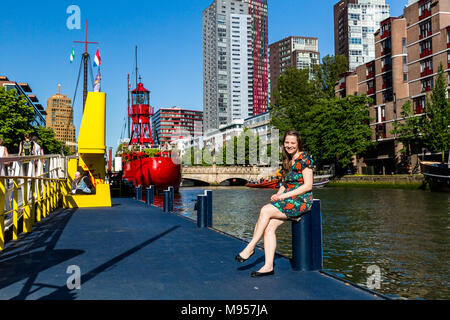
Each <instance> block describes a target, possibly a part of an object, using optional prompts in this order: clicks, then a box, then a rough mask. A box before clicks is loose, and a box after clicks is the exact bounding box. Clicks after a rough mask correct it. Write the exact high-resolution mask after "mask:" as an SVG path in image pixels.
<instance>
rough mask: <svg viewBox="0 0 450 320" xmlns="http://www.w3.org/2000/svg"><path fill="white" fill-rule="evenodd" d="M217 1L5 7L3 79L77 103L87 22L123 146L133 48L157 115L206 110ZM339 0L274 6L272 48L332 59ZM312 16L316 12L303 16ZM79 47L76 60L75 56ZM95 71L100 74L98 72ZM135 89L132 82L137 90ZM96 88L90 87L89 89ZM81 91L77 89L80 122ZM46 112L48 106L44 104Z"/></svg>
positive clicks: (110, 132)
mask: <svg viewBox="0 0 450 320" xmlns="http://www.w3.org/2000/svg"><path fill="white" fill-rule="evenodd" d="M211 2H212V0H208V1H203V0H202V1H197V2H184V1H183V2H181V1H172V2H167V3H166V2H163V3H161V2H156V1H148V2H146V3H144V4H142V6H141V7H140V10H139V11H138V12H136V11H135V10H134V7H133V6H132V5H131V4H129V5H128V4H116V3H109V2H108V3H107V2H106V1H97V2H95V3H92V2H88V1H78V2H77V3H70V2H65V1H62V2H56V1H51V2H46V3H42V2H40V3H35V2H33V1H25V2H24V6H23V8H24V9H21V10H17V6H15V5H14V4H12V3H5V4H3V7H2V12H0V30H1V31H0V39H1V40H2V46H3V49H4V50H2V51H1V52H0V75H4V76H7V77H9V78H12V79H15V80H16V81H18V82H27V83H29V84H30V86H31V88H32V90H33V93H34V94H36V96H37V97H38V99H39V101H40V102H41V103H43V102H45V101H46V100H47V99H48V98H49V97H51V96H52V95H53V94H55V93H56V90H55V88H57V85H58V84H61V85H62V88H63V92H62V93H63V94H66V95H68V98H71V99H72V98H73V95H74V91H75V85H76V80H77V75H78V69H79V64H80V59H81V53H82V52H83V51H84V48H83V46H82V45H79V44H74V43H73V41H76V40H78V41H81V40H83V39H84V32H85V30H84V29H85V28H84V23H85V21H86V20H88V21H89V30H88V41H98V42H100V44H99V45H90V46H89V47H88V51H89V53H90V54H91V59H92V60H93V57H94V54H95V51H96V49H97V47H98V48H99V49H100V54H101V57H102V66H101V72H102V78H103V80H102V90H103V91H105V92H106V93H107V119H106V121H107V128H106V130H107V132H106V135H107V141H106V143H107V146H108V147H113V148H114V149H115V148H116V146H117V141H118V140H119V138H120V137H121V132H122V127H123V125H124V123H125V122H126V114H127V111H126V105H127V74H128V73H129V74H130V75H131V78H132V79H134V78H135V77H134V74H133V70H134V68H135V63H134V61H135V59H134V47H135V46H136V45H137V46H138V63H139V74H140V75H141V76H142V81H143V82H144V85H145V86H146V87H147V88H148V89H149V90H150V91H151V97H150V102H151V105H152V106H153V107H155V110H158V109H159V108H167V107H172V106H177V107H180V108H187V109H192V110H202V108H203V78H202V18H201V16H202V10H204V9H205V8H206V7H207V6H209V5H210V4H211ZM336 2H337V1H328V0H327V1H321V2H319V3H317V2H316V3H314V4H310V3H303V2H299V1H294V0H284V1H270V0H269V2H268V31H269V32H268V37H269V44H271V43H273V42H276V41H279V40H281V39H283V38H285V37H288V36H291V35H293V36H310V37H317V38H319V51H320V53H321V57H324V56H326V55H327V54H330V55H333V54H334V43H333V42H334V41H333V32H332V30H333V5H334V4H335V3H336ZM387 3H388V4H390V6H391V15H392V16H398V15H400V14H402V9H403V6H404V5H406V4H407V0H404V1H403V0H402V1H393V0H391V1H389V0H388V1H387ZM72 4H75V5H78V6H79V7H80V9H81V29H75V30H69V29H68V28H67V25H66V22H67V19H68V18H69V17H70V14H68V13H67V12H66V11H67V8H68V7H69V6H70V5H72ZM305 12H311V13H316V14H303V13H305ZM72 48H74V50H75V61H74V62H73V63H72V64H71V63H70V62H69V56H70V53H71V50H72ZM93 71H94V74H96V69H95V68H93ZM134 86H135V84H134V81H132V87H133V88H134ZM90 90H92V88H90ZM81 99H82V87H81V85H79V87H78V91H77V96H76V102H75V106H74V107H75V110H74V123H75V126H76V127H77V135H78V132H79V131H78V130H79V127H80V123H81V113H82V111H81V109H82V108H81ZM44 107H46V106H44Z"/></svg>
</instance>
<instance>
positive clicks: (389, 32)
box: [380, 30, 391, 39]
mask: <svg viewBox="0 0 450 320" xmlns="http://www.w3.org/2000/svg"><path fill="white" fill-rule="evenodd" d="M390 35H391V30H386V31H385V32H383V34H382V35H381V37H380V38H381V39H386V38H387V37H389V36H390Z"/></svg>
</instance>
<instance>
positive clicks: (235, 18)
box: [202, 0, 269, 130]
mask: <svg viewBox="0 0 450 320" xmlns="http://www.w3.org/2000/svg"><path fill="white" fill-rule="evenodd" d="M202 23H203V110H204V129H205V130H213V129H217V128H219V127H220V126H223V125H227V124H230V123H232V122H233V121H235V120H238V119H245V118H247V117H249V116H253V115H256V114H260V113H263V112H265V111H267V108H268V106H269V101H268V98H269V94H268V78H267V69H268V67H267V65H268V63H267V49H268V48H267V39H268V37H267V0H214V2H213V3H211V5H210V6H209V7H208V8H206V9H205V10H204V11H203V13H202Z"/></svg>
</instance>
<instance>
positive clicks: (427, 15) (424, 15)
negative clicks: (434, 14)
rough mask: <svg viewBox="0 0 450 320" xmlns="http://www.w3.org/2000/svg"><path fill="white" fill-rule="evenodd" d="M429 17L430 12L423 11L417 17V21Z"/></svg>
mask: <svg viewBox="0 0 450 320" xmlns="http://www.w3.org/2000/svg"><path fill="white" fill-rule="evenodd" d="M429 16H431V10H428V9H425V10H423V12H422V14H421V15H420V16H419V21H420V20H423V19H425V18H427V17H429Z"/></svg>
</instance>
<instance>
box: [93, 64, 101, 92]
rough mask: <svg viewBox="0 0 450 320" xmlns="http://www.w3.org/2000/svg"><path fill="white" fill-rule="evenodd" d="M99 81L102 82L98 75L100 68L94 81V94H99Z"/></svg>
mask: <svg viewBox="0 0 450 320" xmlns="http://www.w3.org/2000/svg"><path fill="white" fill-rule="evenodd" d="M101 80H102V75H101V74H100V68H98V72H97V77H96V78H95V81H94V92H100V90H101V85H100V82H101Z"/></svg>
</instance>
